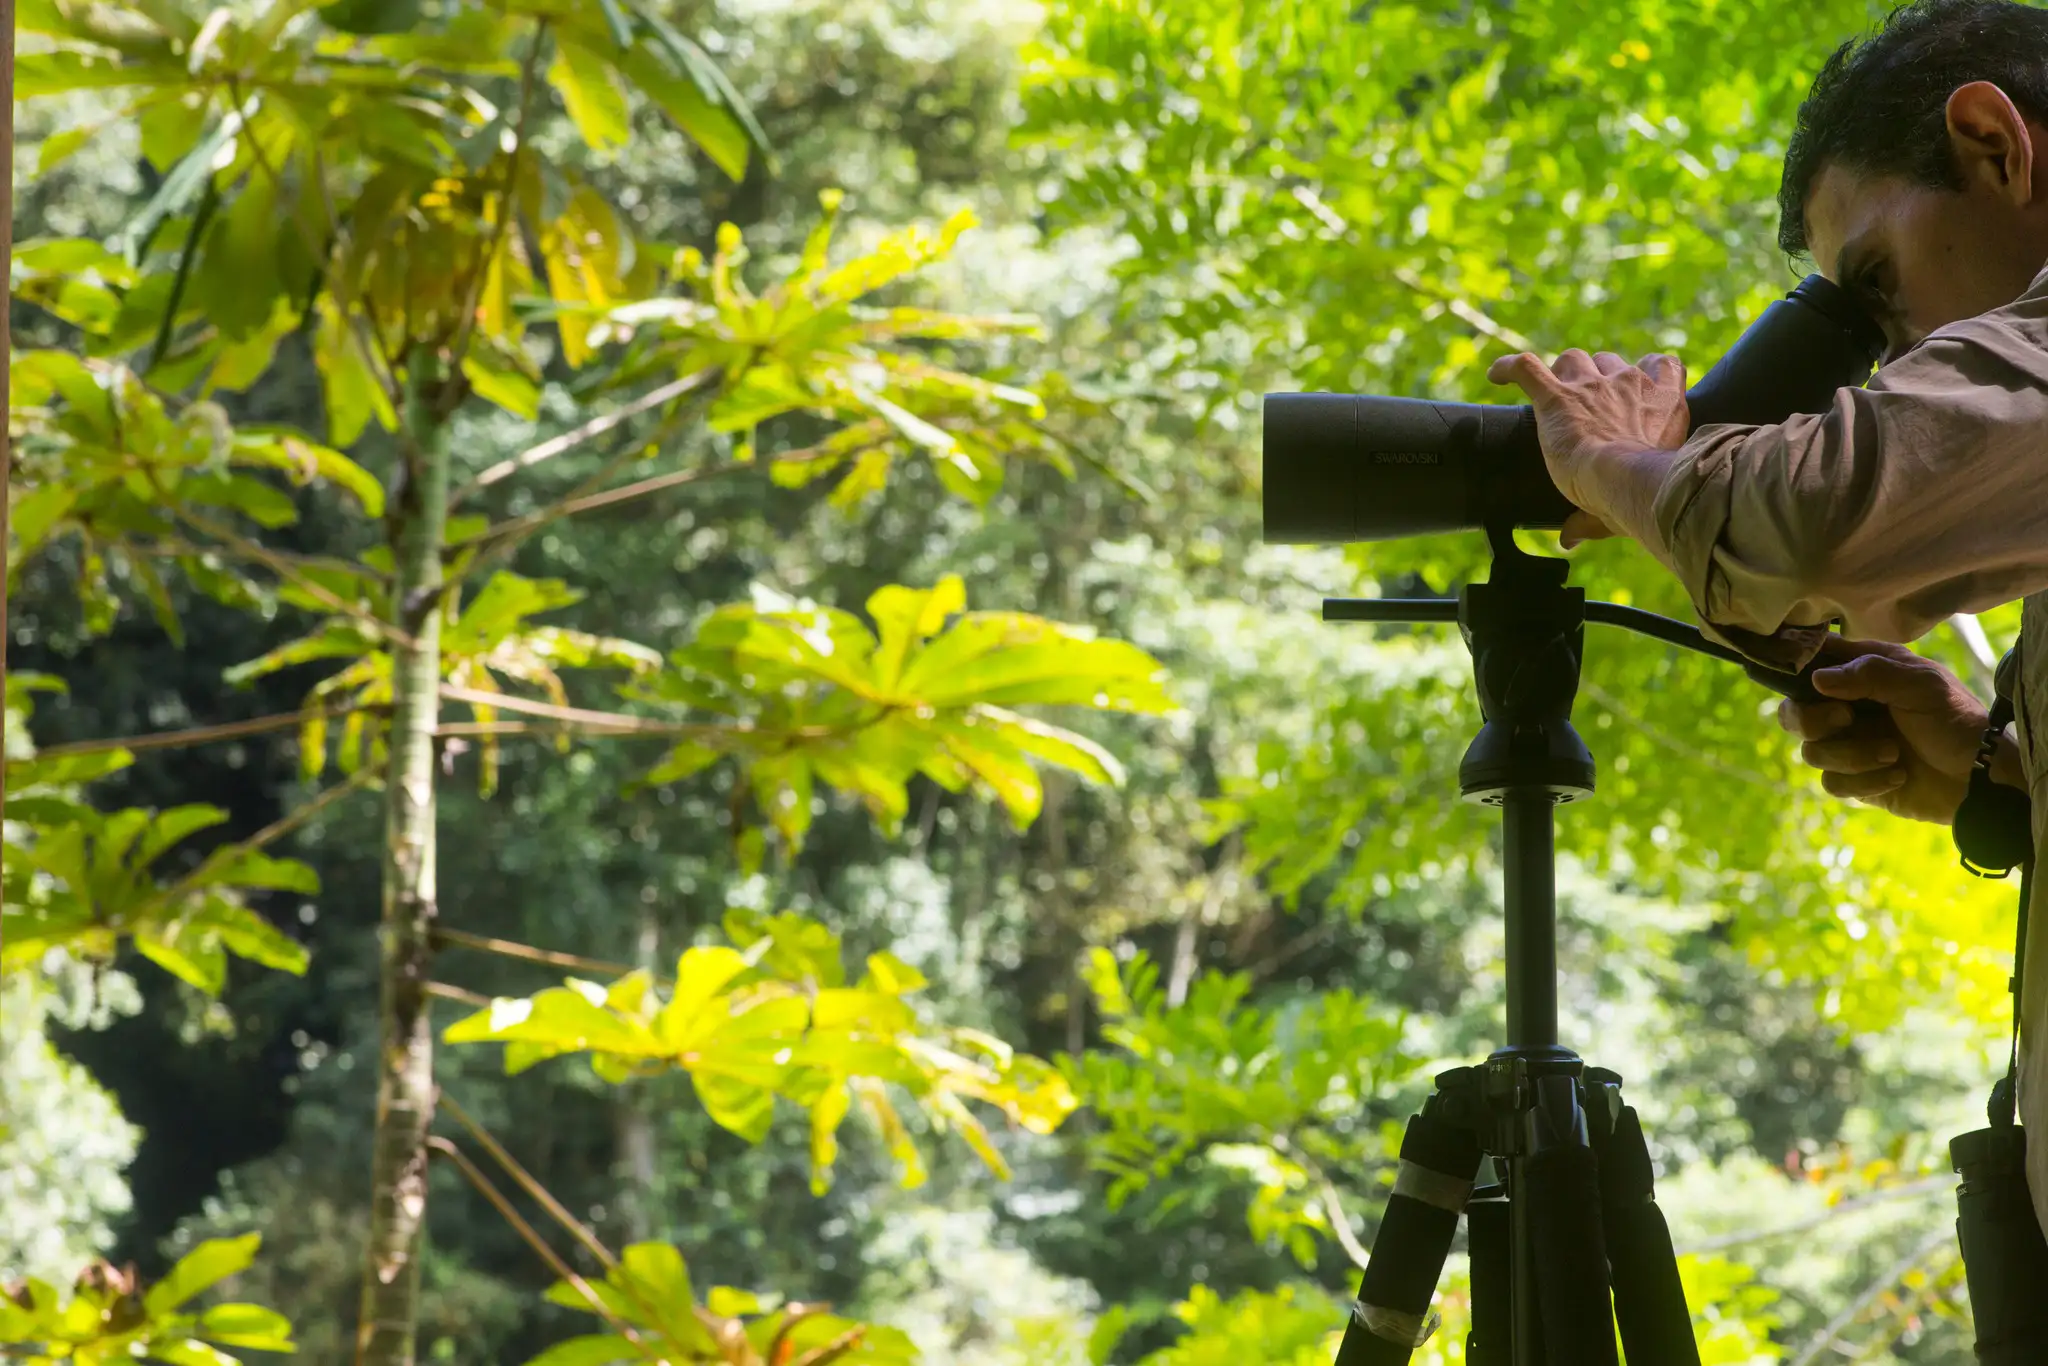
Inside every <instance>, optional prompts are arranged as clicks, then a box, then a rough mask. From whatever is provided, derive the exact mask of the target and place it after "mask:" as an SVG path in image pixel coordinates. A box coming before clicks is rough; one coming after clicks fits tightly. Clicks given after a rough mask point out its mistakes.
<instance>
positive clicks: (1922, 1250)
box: [1792, 1227, 1955, 1366]
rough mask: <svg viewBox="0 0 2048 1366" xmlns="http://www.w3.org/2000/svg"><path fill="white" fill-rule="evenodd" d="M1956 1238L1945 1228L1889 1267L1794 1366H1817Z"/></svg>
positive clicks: (1927, 1237)
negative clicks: (1887, 1294)
mask: <svg viewBox="0 0 2048 1366" xmlns="http://www.w3.org/2000/svg"><path fill="white" fill-rule="evenodd" d="M1954 1236H1955V1231H1954V1230H1953V1229H1950V1228H1947V1227H1943V1228H1937V1229H1935V1230H1933V1231H1932V1232H1930V1233H1929V1234H1928V1235H1927V1236H1926V1237H1925V1238H1922V1239H1921V1240H1920V1241H1919V1243H1918V1244H1916V1245H1915V1246H1914V1248H1913V1250H1912V1251H1911V1252H1908V1253H1907V1254H1906V1255H1905V1256H1903V1257H1901V1258H1899V1260H1898V1261H1896V1262H1893V1263H1892V1264H1891V1265H1890V1266H1888V1267H1886V1268H1885V1269H1884V1271H1883V1272H1882V1273H1880V1274H1879V1275H1878V1277H1877V1279H1876V1280H1874V1281H1872V1282H1871V1283H1870V1284H1869V1285H1866V1286H1864V1287H1863V1292H1862V1293H1861V1294H1859V1295H1858V1296H1857V1297H1856V1298H1855V1299H1853V1300H1851V1301H1850V1302H1849V1303H1848V1304H1846V1305H1844V1306H1843V1308H1842V1311H1841V1312H1840V1313H1839V1314H1836V1315H1835V1316H1834V1317H1833V1318H1831V1319H1829V1320H1828V1322H1827V1326H1826V1327H1824V1328H1822V1329H1821V1330H1820V1332H1819V1333H1817V1334H1815V1335H1814V1339H1813V1341H1811V1342H1809V1343H1807V1344H1806V1350H1805V1351H1803V1352H1801V1353H1800V1354H1799V1359H1798V1360H1797V1361H1794V1362H1793V1363H1792V1366H1813V1363H1814V1362H1816V1361H1818V1360H1819V1359H1820V1354H1821V1353H1822V1352H1825V1351H1827V1350H1828V1348H1830V1347H1832V1346H1834V1344H1835V1339H1836V1338H1838V1337H1840V1336H1841V1335H1842V1333H1843V1331H1844V1330H1846V1329H1847V1328H1848V1327H1849V1326H1850V1325H1851V1324H1853V1323H1855V1322H1856V1320H1857V1319H1859V1318H1861V1317H1862V1315H1863V1311H1864V1310H1866V1309H1868V1308H1870V1306H1871V1305H1873V1304H1875V1303H1876V1302H1877V1298H1878V1296H1880V1295H1882V1294H1884V1293H1885V1292H1886V1291H1887V1290H1890V1289H1891V1288H1892V1287H1893V1286H1895V1285H1897V1284H1898V1283H1899V1282H1900V1281H1902V1280H1904V1279H1905V1278H1906V1276H1907V1275H1908V1274H1909V1273H1910V1272H1911V1271H1912V1270H1913V1268H1915V1267H1917V1266H1919V1265H1920V1263H1922V1262H1924V1261H1926V1260H1927V1259H1928V1258H1929V1257H1930V1256H1932V1255H1933V1254H1934V1250H1935V1249H1936V1248H1938V1247H1940V1246H1941V1245H1942V1244H1943V1243H1945V1242H1947V1241H1948V1240H1949V1239H1950V1238H1953V1237H1954Z"/></svg>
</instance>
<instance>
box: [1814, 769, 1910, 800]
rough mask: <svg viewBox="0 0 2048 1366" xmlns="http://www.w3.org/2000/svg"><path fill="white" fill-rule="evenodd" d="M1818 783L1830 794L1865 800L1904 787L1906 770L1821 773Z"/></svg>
mask: <svg viewBox="0 0 2048 1366" xmlns="http://www.w3.org/2000/svg"><path fill="white" fill-rule="evenodd" d="M1820 785H1821V786H1822V787H1824V788H1826V789H1827V790H1828V795H1830V796H1833V797H1844V798H1847V799H1849V800H1851V801H1865V802H1867V801H1870V800H1872V799H1873V798H1876V797H1882V796H1884V795H1886V794H1887V793H1891V792H1897V791H1898V790H1899V789H1900V788H1902V787H1904V786H1905V785H1906V771H1905V770H1904V769H1901V768H1886V769H1880V770H1878V771H1877V772H1875V773H1823V774H1821V775H1820Z"/></svg>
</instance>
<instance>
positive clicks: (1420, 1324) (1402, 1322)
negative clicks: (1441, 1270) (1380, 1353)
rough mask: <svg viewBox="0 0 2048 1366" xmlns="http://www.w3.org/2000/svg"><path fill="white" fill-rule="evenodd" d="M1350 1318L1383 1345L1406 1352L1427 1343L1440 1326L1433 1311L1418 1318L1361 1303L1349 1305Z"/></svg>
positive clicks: (1379, 1306) (1438, 1316) (1358, 1301)
mask: <svg viewBox="0 0 2048 1366" xmlns="http://www.w3.org/2000/svg"><path fill="white" fill-rule="evenodd" d="M1351 1318H1352V1321H1353V1322H1355V1323H1356V1324H1357V1325H1358V1326H1359V1327H1361V1328H1363V1329H1364V1330H1365V1331H1366V1332H1368V1333H1370V1334H1372V1335H1373V1336H1374V1337H1376V1338H1378V1339H1380V1340H1381V1341H1382V1342H1391V1343H1393V1344H1394V1345H1395V1346H1396V1347H1400V1348H1402V1349H1404V1350H1405V1351H1409V1352H1412V1351H1414V1350H1415V1349H1416V1348H1417V1347H1420V1346H1421V1345H1422V1344H1423V1343H1425V1342H1428V1341H1429V1339H1430V1337H1431V1336H1432V1335H1433V1334H1434V1333H1435V1332H1436V1330H1437V1328H1438V1327H1439V1326H1440V1325H1441V1324H1442V1323H1443V1315H1441V1314H1439V1313H1437V1312H1436V1310H1434V1309H1432V1310H1430V1311H1429V1312H1428V1313H1426V1314H1423V1315H1420V1316H1417V1315H1415V1314H1404V1313H1402V1312H1401V1311H1400V1310H1398V1309H1389V1308H1387V1307H1386V1306H1384V1305H1378V1304H1367V1303H1366V1302H1365V1301H1364V1300H1353V1301H1352V1302H1351Z"/></svg>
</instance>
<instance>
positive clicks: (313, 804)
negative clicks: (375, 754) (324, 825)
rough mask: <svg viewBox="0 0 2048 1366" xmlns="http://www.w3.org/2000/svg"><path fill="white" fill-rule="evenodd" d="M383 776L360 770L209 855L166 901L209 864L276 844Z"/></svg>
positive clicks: (173, 886) (171, 890) (169, 889)
mask: <svg viewBox="0 0 2048 1366" xmlns="http://www.w3.org/2000/svg"><path fill="white" fill-rule="evenodd" d="M379 776H381V775H380V774H379V773H378V771H377V770H376V769H375V768H365V769H360V770H358V771H357V772H356V773H355V774H354V775H353V776H351V777H350V778H349V780H348V781H347V782H345V783H336V784H335V785H334V786H333V787H330V788H328V789H326V790H325V791H324V792H322V793H321V794H320V795H319V796H317V797H315V798H314V799H313V800H312V801H310V802H307V803H306V804H305V805H304V806H300V807H296V808H294V809H293V810H291V811H287V812H286V813H285V814H284V815H282V816H279V817H278V818H277V819H276V820H274V821H272V822H271V823H270V824H268V825H266V826H264V827H263V828H262V829H261V830H258V831H257V832H256V833H255V834H253V835H251V836H249V838H247V839H245V840H242V841H239V842H238V843H236V844H231V845H229V846H227V849H226V850H225V851H215V852H214V853H212V854H209V855H208V856H207V858H206V859H205V860H204V861H203V862H202V863H200V865H199V866H198V867H197V868H194V869H193V870H192V871H191V872H189V873H187V874H186V875H185V876H184V877H181V878H179V879H178V880H177V881H176V882H174V883H172V884H171V885H170V886H169V887H167V888H165V889H164V895H163V899H164V900H165V901H170V900H172V899H174V898H176V897H178V896H181V895H183V894H184V893H185V892H186V891H187V890H189V884H191V883H194V882H196V881H197V880H198V879H199V877H200V876H201V875H203V874H204V873H205V872H206V869H207V865H208V864H212V863H215V862H217V861H218V860H220V859H221V858H222V857H223V854H224V853H229V854H232V853H235V852H240V853H247V852H249V851H250V850H253V849H261V848H262V847H263V846H264V845H266V844H272V843H275V842H276V841H278V840H281V839H283V838H284V837H285V836H286V835H289V834H290V833H291V832H292V831H294V830H296V829H298V828H299V827H300V826H302V825H304V824H305V823H306V822H307V821H310V820H312V819H313V817H315V816H317V815H319V814H320V813H321V812H322V811H325V810H326V809H327V808H328V807H330V806H332V805H334V803H336V802H338V801H340V800H341V799H342V798H343V797H346V796H348V795H349V794H350V793H351V792H359V791H361V790H362V789H363V788H365V787H368V786H369V785H370V784H371V783H372V782H375V781H376V780H377V778H378V777H379Z"/></svg>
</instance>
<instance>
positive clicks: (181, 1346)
mask: <svg viewBox="0 0 2048 1366" xmlns="http://www.w3.org/2000/svg"><path fill="white" fill-rule="evenodd" d="M146 1359H147V1360H150V1361H161V1362H165V1363H167V1366H242V1364H241V1360H240V1358H238V1357H232V1356H229V1355H228V1354H227V1353H226V1352H223V1351H222V1350H221V1349H220V1348H218V1347H214V1346H212V1345H210V1344H208V1343H204V1342H201V1341H200V1340H199V1339H198V1338H184V1339H182V1340H181V1339H178V1338H171V1339H167V1340H163V1341H152V1342H151V1343H150V1345H149V1356H148V1357H147V1358H146Z"/></svg>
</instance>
